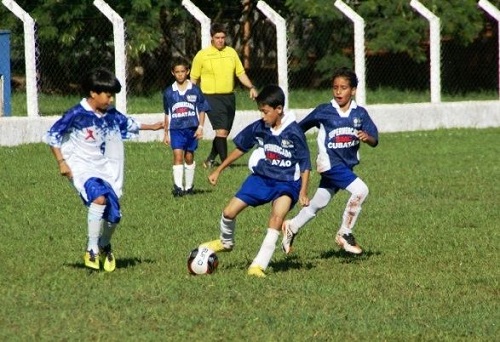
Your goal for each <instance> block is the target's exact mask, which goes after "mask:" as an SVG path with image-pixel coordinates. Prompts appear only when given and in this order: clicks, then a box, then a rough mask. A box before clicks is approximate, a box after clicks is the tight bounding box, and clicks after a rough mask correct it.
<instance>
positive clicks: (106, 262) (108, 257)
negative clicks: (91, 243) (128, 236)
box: [99, 221, 118, 272]
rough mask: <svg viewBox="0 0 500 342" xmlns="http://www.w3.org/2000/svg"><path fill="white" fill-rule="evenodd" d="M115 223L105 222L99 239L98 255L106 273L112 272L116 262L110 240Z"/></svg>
mask: <svg viewBox="0 0 500 342" xmlns="http://www.w3.org/2000/svg"><path fill="white" fill-rule="evenodd" d="M117 225H118V224H117V223H111V222H107V221H105V222H104V223H103V230H102V235H101V238H100V239H99V251H100V252H99V254H100V257H101V260H102V262H103V268H104V270H105V271H107V272H113V271H114V270H115V268H116V260H115V256H114V254H113V250H112V248H111V238H112V236H113V234H114V233H115V230H116V226H117Z"/></svg>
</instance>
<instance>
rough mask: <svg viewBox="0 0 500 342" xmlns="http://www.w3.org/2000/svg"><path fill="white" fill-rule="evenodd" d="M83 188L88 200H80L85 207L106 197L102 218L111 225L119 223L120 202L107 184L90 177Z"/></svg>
mask: <svg viewBox="0 0 500 342" xmlns="http://www.w3.org/2000/svg"><path fill="white" fill-rule="evenodd" d="M83 186H84V187H85V192H86V193H87V198H88V200H87V201H85V199H84V198H83V197H81V198H82V201H83V203H85V205H86V206H87V207H88V206H90V204H91V203H92V202H93V201H94V200H95V199H96V198H97V197H99V196H104V197H106V208H105V209H104V214H103V215H102V218H103V219H105V220H106V221H108V222H111V223H118V222H120V219H121V218H122V213H121V211H120V201H119V199H118V196H116V193H115V192H114V191H113V188H112V187H111V185H109V183H108V182H106V181H104V180H102V179H101V178H96V177H92V178H89V179H88V180H87V181H86V182H85V184H84V185H83Z"/></svg>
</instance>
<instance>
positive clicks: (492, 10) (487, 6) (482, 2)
mask: <svg viewBox="0 0 500 342" xmlns="http://www.w3.org/2000/svg"><path fill="white" fill-rule="evenodd" d="M477 4H478V6H480V7H481V8H482V9H484V10H485V11H486V12H488V14H489V15H491V16H492V17H493V18H495V20H496V21H497V23H498V34H497V36H498V97H499V98H500V10H498V8H496V7H495V6H493V5H492V4H491V2H489V1H487V0H479V2H478V3H477Z"/></svg>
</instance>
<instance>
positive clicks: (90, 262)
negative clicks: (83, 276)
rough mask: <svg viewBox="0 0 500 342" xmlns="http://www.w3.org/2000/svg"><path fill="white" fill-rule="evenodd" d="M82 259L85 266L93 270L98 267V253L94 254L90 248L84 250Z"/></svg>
mask: <svg viewBox="0 0 500 342" xmlns="http://www.w3.org/2000/svg"><path fill="white" fill-rule="evenodd" d="M83 260H84V262H85V267H88V268H91V269H93V270H98V269H99V254H95V253H94V251H93V250H92V249H91V250H90V251H86V252H85V255H84V256H83Z"/></svg>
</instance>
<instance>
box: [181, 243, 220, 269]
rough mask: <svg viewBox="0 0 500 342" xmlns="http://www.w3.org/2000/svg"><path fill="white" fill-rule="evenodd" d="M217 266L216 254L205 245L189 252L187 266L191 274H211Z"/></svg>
mask: <svg viewBox="0 0 500 342" xmlns="http://www.w3.org/2000/svg"><path fill="white" fill-rule="evenodd" d="M217 266H219V259H218V258H217V254H215V252H214V251H213V250H211V249H209V248H207V247H203V246H198V247H196V248H195V249H193V250H192V251H191V252H190V253H189V256H188V259H187V267H188V271H189V273H191V274H192V275H198V274H212V273H214V272H215V270H216V269H217Z"/></svg>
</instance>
